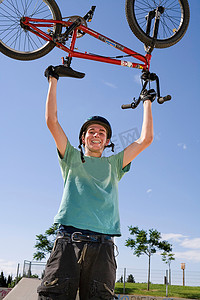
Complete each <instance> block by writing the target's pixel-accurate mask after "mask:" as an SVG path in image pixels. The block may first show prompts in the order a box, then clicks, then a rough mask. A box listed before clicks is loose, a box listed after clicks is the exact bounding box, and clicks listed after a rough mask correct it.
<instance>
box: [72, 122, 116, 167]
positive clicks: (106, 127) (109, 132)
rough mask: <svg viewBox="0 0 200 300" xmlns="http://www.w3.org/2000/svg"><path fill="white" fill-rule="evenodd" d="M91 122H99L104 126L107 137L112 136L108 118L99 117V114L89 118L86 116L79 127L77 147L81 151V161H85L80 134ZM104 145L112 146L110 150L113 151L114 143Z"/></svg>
mask: <svg viewBox="0 0 200 300" xmlns="http://www.w3.org/2000/svg"><path fill="white" fill-rule="evenodd" d="M91 124H100V125H102V126H103V127H105V129H106V131H107V139H110V138H111V136H112V128H111V125H110V123H109V122H108V120H106V119H105V118H103V117H101V116H92V117H90V118H88V119H87V120H86V121H85V123H84V124H83V125H82V127H81V129H80V133H79V146H78V147H79V149H80V151H81V160H82V162H85V160H84V155H83V150H82V147H81V145H82V135H83V133H84V132H86V131H87V128H88V126H89V125H91ZM106 147H112V151H113V152H114V144H113V143H112V142H111V144H110V145H108V146H106Z"/></svg>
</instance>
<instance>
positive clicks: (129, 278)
mask: <svg viewBox="0 0 200 300" xmlns="http://www.w3.org/2000/svg"><path fill="white" fill-rule="evenodd" d="M127 282H131V283H135V278H134V277H133V275H132V274H130V275H128V278H127Z"/></svg>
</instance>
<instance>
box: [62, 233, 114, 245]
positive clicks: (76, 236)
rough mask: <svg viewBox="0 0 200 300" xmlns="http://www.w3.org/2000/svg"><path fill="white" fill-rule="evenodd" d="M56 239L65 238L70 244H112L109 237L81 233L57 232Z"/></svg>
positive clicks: (111, 238)
mask: <svg viewBox="0 0 200 300" xmlns="http://www.w3.org/2000/svg"><path fill="white" fill-rule="evenodd" d="M57 238H66V239H68V240H69V241H70V242H77V243H78V242H96V243H104V242H106V241H111V242H113V240H114V239H113V237H112V236H110V235H104V234H99V235H86V234H82V233H81V232H74V233H72V234H71V233H67V232H61V231H59V232H58V236H57Z"/></svg>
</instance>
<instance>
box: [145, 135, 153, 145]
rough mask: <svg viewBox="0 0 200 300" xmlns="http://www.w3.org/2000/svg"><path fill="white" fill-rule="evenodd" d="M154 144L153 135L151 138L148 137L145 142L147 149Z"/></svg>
mask: <svg viewBox="0 0 200 300" xmlns="http://www.w3.org/2000/svg"><path fill="white" fill-rule="evenodd" d="M152 142H153V134H152V135H150V136H148V137H146V138H145V139H144V140H143V143H144V145H145V147H148V146H150V145H151V144H152Z"/></svg>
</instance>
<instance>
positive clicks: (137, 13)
mask: <svg viewBox="0 0 200 300" xmlns="http://www.w3.org/2000/svg"><path fill="white" fill-rule="evenodd" d="M157 7H161V8H162V10H163V13H162V14H161V16H160V23H159V29H158V35H157V38H156V39H153V38H152V35H153V34H152V33H153V26H154V24H153V23H154V22H153V21H152V24H151V28H150V32H149V34H146V16H147V15H148V13H149V12H150V11H154V10H155V9H156V8H157ZM126 18H127V21H128V24H129V26H130V28H131V30H132V32H133V33H134V34H135V35H136V37H137V38H138V39H139V40H140V41H142V42H143V43H144V44H145V45H146V46H154V47H155V48H167V47H170V46H172V45H174V44H176V43H177V42H178V41H180V39H181V38H182V37H183V36H184V34H185V32H186V30H187V27H188V24H189V19H190V10H189V5H188V1H187V0H126Z"/></svg>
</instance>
